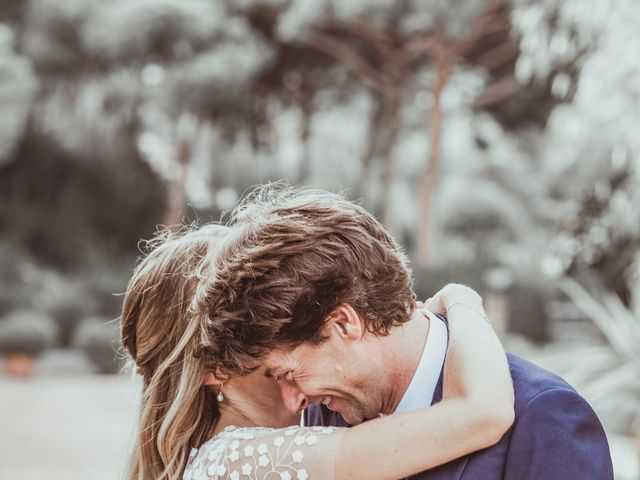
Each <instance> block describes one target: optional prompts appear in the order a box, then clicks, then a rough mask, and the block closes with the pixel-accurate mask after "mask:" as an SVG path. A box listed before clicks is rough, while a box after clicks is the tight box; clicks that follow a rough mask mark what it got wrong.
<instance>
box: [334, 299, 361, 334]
mask: <svg viewBox="0 0 640 480" xmlns="http://www.w3.org/2000/svg"><path fill="white" fill-rule="evenodd" d="M329 326H330V329H331V331H332V332H333V333H335V334H337V335H338V336H339V337H340V338H344V339H345V340H360V339H361V338H362V336H363V335H364V332H365V328H364V323H363V321H362V319H361V318H360V315H358V312H356V310H355V309H354V308H353V307H352V306H351V305H349V304H346V303H345V304H342V305H339V306H337V307H336V308H335V309H334V310H333V311H332V312H331V314H330V315H329Z"/></svg>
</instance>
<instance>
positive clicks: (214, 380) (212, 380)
mask: <svg viewBox="0 0 640 480" xmlns="http://www.w3.org/2000/svg"><path fill="white" fill-rule="evenodd" d="M228 378H229V375H225V374H223V373H221V372H207V373H205V374H204V379H203V380H202V385H214V386H217V387H220V386H222V385H223V384H224V382H226V381H227V379H228Z"/></svg>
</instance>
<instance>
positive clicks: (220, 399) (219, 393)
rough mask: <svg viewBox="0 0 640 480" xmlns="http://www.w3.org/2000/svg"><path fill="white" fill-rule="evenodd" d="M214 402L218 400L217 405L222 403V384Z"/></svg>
mask: <svg viewBox="0 0 640 480" xmlns="http://www.w3.org/2000/svg"><path fill="white" fill-rule="evenodd" d="M216 400H218V403H222V402H223V401H224V395H223V394H222V384H220V389H219V390H218V395H216Z"/></svg>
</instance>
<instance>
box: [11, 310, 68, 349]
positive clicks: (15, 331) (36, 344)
mask: <svg viewBox="0 0 640 480" xmlns="http://www.w3.org/2000/svg"><path fill="white" fill-rule="evenodd" d="M55 337H56V327H55V324H54V322H53V321H52V320H51V319H50V318H49V317H47V316H45V315H43V314H41V313H38V312H33V311H16V312H13V313H11V314H10V315H8V316H7V317H5V318H4V319H2V320H0V354H3V355H11V354H25V355H28V356H31V357H36V356H38V355H40V354H41V353H42V352H44V351H45V350H46V349H47V348H49V347H50V346H51V345H53V343H54V341H55Z"/></svg>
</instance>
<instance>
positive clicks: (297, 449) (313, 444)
mask: <svg viewBox="0 0 640 480" xmlns="http://www.w3.org/2000/svg"><path fill="white" fill-rule="evenodd" d="M343 433H344V429H341V428H332V427H297V426H293V427H288V428H279V429H273V428H259V427H254V428H236V427H227V428H226V429H225V430H224V431H222V432H220V433H218V434H217V435H216V436H214V437H213V438H211V440H209V441H207V442H206V443H204V444H203V445H202V446H201V447H200V448H199V449H196V448H194V449H193V450H192V451H191V455H190V456H189V462H188V464H187V467H186V469H185V472H184V476H183V477H182V478H183V480H227V479H228V480H325V479H327V480H329V479H332V478H333V473H334V464H335V457H336V452H337V451H338V446H339V443H340V439H341V437H342V434H343Z"/></svg>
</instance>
